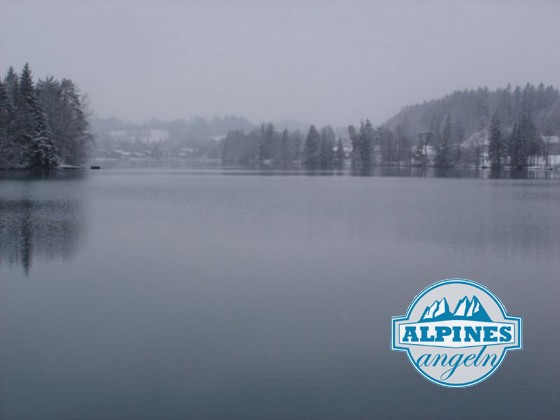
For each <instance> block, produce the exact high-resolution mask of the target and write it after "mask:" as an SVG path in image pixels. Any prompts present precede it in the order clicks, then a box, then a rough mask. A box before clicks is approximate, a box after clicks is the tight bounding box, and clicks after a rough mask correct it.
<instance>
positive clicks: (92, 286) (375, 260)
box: [0, 168, 560, 419]
mask: <svg viewBox="0 0 560 420" xmlns="http://www.w3.org/2000/svg"><path fill="white" fill-rule="evenodd" d="M403 171H404V172H403ZM485 174H488V176H487V175H485ZM263 175H266V176H263ZM270 175H273V176H270ZM282 175H290V176H282ZM307 175H313V176H307ZM321 175H341V176H321ZM347 175H356V174H352V173H351V172H339V173H337V172H336V171H334V172H328V173H317V172H314V173H309V172H305V171H288V172H285V171H253V170H246V169H245V170H239V169H234V168H231V169H223V168H220V169H204V168H198V169H194V170H185V169H173V168H164V169H162V168H151V169H141V168H136V169H134V168H131V169H126V170H119V169H114V170H112V169H104V170H101V171H85V172H84V171H76V172H70V171H68V172H62V171H61V172H58V173H57V174H55V175H52V176H49V177H43V179H35V178H33V177H29V176H27V175H25V174H23V173H16V174H14V173H9V174H8V173H4V174H0V343H1V346H0V417H2V418H69V419H70V418H72V419H74V418H188V417H190V418H224V417H226V418H370V417H371V418H378V417H387V418H409V417H431V418H449V417H463V418H472V417H493V418H514V417H541V418H547V417H553V416H555V415H556V414H557V413H558V412H559V406H558V404H559V398H560V394H559V392H560V391H559V389H560V376H559V374H560V364H559V363H558V362H557V355H556V349H557V348H558V346H560V339H559V338H557V335H555V334H550V331H555V329H556V326H557V324H558V322H559V321H560V318H559V316H558V310H557V306H558V304H557V300H558V296H559V295H560V283H559V282H558V272H559V269H560V217H559V216H560V182H559V180H558V178H557V176H556V172H552V173H551V172H546V171H541V172H534V173H533V172H527V173H515V176H512V175H511V174H509V175H507V176H506V177H505V178H499V179H491V176H490V171H478V172H475V173H472V172H469V171H466V172H465V171H450V172H447V173H446V174H441V173H435V171H427V172H426V171H420V170H417V169H415V168H412V169H410V168H409V169H406V170H405V169H403V168H401V169H398V168H374V172H373V175H374V176H371V177H360V176H347ZM441 175H446V176H445V177H440V176H441ZM511 178H520V179H511ZM447 277H466V278H472V279H473V280H477V281H480V282H482V283H483V284H485V285H487V286H488V287H489V288H490V289H491V290H493V291H494V292H495V293H496V294H497V295H498V296H499V297H500V298H501V299H502V301H503V302H504V304H505V305H506V307H507V308H508V310H509V311H510V312H511V313H512V314H514V315H521V316H524V317H525V319H524V323H525V337H524V338H525V343H524V345H525V349H524V350H523V351H521V352H515V353H512V354H510V355H508V357H507V358H506V360H505V362H504V364H503V365H502V366H501V367H500V369H499V370H498V371H497V372H496V374H495V375H494V376H492V377H491V378H490V379H489V380H487V381H485V382H483V383H482V384H480V385H477V386H476V387H474V388H471V389H466V390H447V389H442V388H440V387H437V386H435V385H433V384H431V383H429V382H428V381H426V380H425V379H423V378H422V377H420V375H418V374H417V373H416V372H415V371H414V369H413V368H412V367H411V366H410V364H409V362H408V360H407V359H406V358H405V357H404V355H403V354H400V353H395V352H391V351H390V349H389V342H390V317H391V316H393V315H400V314H402V313H404V311H405V310H406V307H407V305H408V304H409V303H410V301H411V299H412V298H413V296H414V295H415V294H416V293H418V292H419V291H420V290H421V289H422V288H424V287H425V286H427V285H428V284H430V283H432V282H434V281H436V280H439V279H442V278H447Z"/></svg>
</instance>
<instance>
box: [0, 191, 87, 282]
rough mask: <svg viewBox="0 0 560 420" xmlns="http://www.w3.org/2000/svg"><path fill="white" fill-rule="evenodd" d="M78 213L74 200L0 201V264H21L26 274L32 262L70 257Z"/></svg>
mask: <svg viewBox="0 0 560 420" xmlns="http://www.w3.org/2000/svg"><path fill="white" fill-rule="evenodd" d="M81 213H82V211H81V207H80V204H79V203H78V202H76V201H59V200H34V199H29V198H24V199H16V200H3V199H0V264H2V263H8V264H11V265H14V264H21V265H22V266H23V269H24V270H25V273H26V274H27V273H28V272H29V269H30V267H31V263H32V260H33V259H37V258H42V259H48V260H52V259H55V258H70V257H71V256H72V255H73V252H74V251H75V249H76V247H77V245H78V242H79V236H80V231H81V224H82V223H81Z"/></svg>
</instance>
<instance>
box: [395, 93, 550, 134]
mask: <svg viewBox="0 0 560 420" xmlns="http://www.w3.org/2000/svg"><path fill="white" fill-rule="evenodd" d="M496 111H497V112H498V115H499V117H500V121H501V124H502V128H503V129H505V130H511V129H512V128H513V126H514V125H515V124H516V123H518V122H519V121H520V120H521V119H522V117H523V116H525V117H528V118H530V119H531V120H532V121H533V122H534V123H535V125H536V127H537V129H538V131H539V133H540V134H541V135H545V136H551V135H558V134H559V133H560V93H559V92H558V89H556V88H554V87H553V86H548V87H546V86H544V85H543V84H542V83H541V84H540V85H539V86H538V87H535V86H534V85H532V84H527V85H525V87H520V86H517V87H515V88H512V87H511V86H510V85H508V86H507V87H506V88H500V89H497V90H494V91H491V90H489V89H488V88H478V89H476V90H472V89H471V90H463V91H456V92H453V93H452V94H450V95H447V96H445V97H443V98H440V99H435V100H431V101H428V102H424V103H421V104H417V105H411V106H407V107H405V108H403V109H402V111H400V112H399V113H398V114H397V115H395V116H394V117H392V118H390V119H389V120H388V121H387V122H386V123H385V124H384V128H386V129H388V130H390V131H396V130H397V129H398V130H399V131H400V132H401V133H402V134H403V135H405V136H406V137H408V138H409V139H410V140H412V141H415V140H417V139H418V136H419V134H420V133H430V132H431V133H434V134H435V135H436V136H437V135H438V133H440V132H441V130H442V127H443V126H444V122H445V119H446V118H447V115H449V116H450V117H451V121H452V124H451V128H452V137H453V139H454V140H455V141H457V142H463V141H465V140H467V139H468V138H469V137H470V136H471V135H473V134H474V133H476V132H477V131H480V130H483V129H485V128H487V127H488V125H489V123H490V118H491V116H492V114H494V112H496Z"/></svg>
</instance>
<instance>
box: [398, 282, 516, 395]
mask: <svg viewBox="0 0 560 420" xmlns="http://www.w3.org/2000/svg"><path fill="white" fill-rule="evenodd" d="M448 284H468V285H469V286H473V287H476V288H477V289H480V290H481V291H482V292H484V293H486V294H487V295H488V296H490V297H491V298H492V299H493V300H494V302H496V304H497V305H498V307H499V308H500V311H501V312H502V315H503V317H504V319H506V320H508V321H514V322H517V330H518V331H519V341H518V344H516V345H513V346H509V347H505V348H504V351H503V352H502V356H501V357H500V359H499V360H498V362H497V363H496V366H494V368H493V369H492V370H491V371H489V372H487V373H486V374H485V375H484V376H482V377H480V378H478V379H477V380H474V381H471V382H466V383H462V384H449V383H445V382H442V381H438V380H437V379H434V378H432V377H430V376H429V375H427V374H426V373H425V372H424V371H423V370H422V369H421V368H420V367H418V365H417V364H416V362H415V361H414V358H413V357H412V355H411V353H410V349H409V348H408V347H401V346H398V345H396V337H397V336H398V334H396V333H395V325H396V323H397V322H398V321H408V320H409V319H410V314H411V313H412V310H413V309H414V307H415V306H416V304H417V303H418V301H419V300H420V299H421V298H422V297H423V296H424V295H425V294H426V293H428V292H430V291H432V290H434V289H437V288H438V287H442V286H445V285H448ZM522 328H523V317H520V316H509V315H508V314H507V312H506V308H505V307H504V305H503V304H502V302H501V301H500V299H498V297H497V296H496V295H494V293H492V292H491V291H490V290H489V289H488V288H487V287H485V286H483V285H482V284H480V283H477V282H475V281H472V280H468V279H462V278H452V279H445V280H440V281H438V282H436V283H434V284H432V285H430V286H428V287H426V288H425V289H424V290H422V291H421V292H420V293H419V294H418V295H417V296H416V297H415V298H414V300H413V301H412V303H411V304H410V305H409V307H408V309H407V311H406V315H404V316H393V317H392V318H391V350H394V351H405V352H406V354H407V356H408V359H409V360H410V363H411V364H412V366H414V368H415V369H416V370H417V371H418V372H419V373H420V374H421V375H422V376H423V377H425V378H426V379H428V380H429V381H430V382H433V383H435V384H437V385H441V386H444V387H447V388H465V387H469V386H473V385H476V384H478V383H480V382H482V381H484V380H485V379H487V378H489V377H490V376H491V375H492V374H493V373H494V372H496V370H497V369H498V368H499V367H500V365H501V364H502V361H503V360H504V359H505V357H506V354H507V353H508V351H510V350H521V349H522V348H523V330H522Z"/></svg>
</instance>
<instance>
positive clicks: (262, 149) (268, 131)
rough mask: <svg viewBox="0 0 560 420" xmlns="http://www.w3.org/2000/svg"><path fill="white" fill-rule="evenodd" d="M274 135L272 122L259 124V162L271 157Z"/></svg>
mask: <svg viewBox="0 0 560 420" xmlns="http://www.w3.org/2000/svg"><path fill="white" fill-rule="evenodd" d="M275 137H276V131H275V129H274V125H273V124H270V123H269V124H262V125H261V141H260V146H259V160H260V163H261V164H262V163H264V162H265V161H267V160H269V159H271V158H272V147H273V144H274V138H275Z"/></svg>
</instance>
